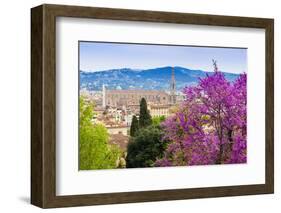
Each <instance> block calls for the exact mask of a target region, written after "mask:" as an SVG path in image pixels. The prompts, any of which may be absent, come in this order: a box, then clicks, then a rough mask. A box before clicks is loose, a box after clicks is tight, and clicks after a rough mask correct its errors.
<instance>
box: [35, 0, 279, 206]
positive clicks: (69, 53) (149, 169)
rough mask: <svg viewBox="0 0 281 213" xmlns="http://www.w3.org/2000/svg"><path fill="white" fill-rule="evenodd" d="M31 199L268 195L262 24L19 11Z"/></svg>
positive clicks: (270, 67)
mask: <svg viewBox="0 0 281 213" xmlns="http://www.w3.org/2000/svg"><path fill="white" fill-rule="evenodd" d="M31 26H32V29H31V45H32V46H31V88H32V89H31V110H32V111H31V112H32V113H31V114H32V117H31V123H32V125H31V203H32V204H34V205H36V206H39V207H42V208H52V207H66V206H79V205H98V204H114V203H130V202H147V201H162V200H177V199H189V198H207V197H218V196H237V195H253V194H267V193H273V191H274V147H273V145H274V138H273V136H274V134H273V133H274V94H273V93H274V43H273V41H274V40H273V37H274V36H273V35H274V33H273V28H274V23H273V19H265V18H249V17H233V16H215V15H199V14H186V13H170V12H156V11H139V10H125V9H110V8H93V7H78V6H65V5H41V6H38V7H35V8H32V9H31Z"/></svg>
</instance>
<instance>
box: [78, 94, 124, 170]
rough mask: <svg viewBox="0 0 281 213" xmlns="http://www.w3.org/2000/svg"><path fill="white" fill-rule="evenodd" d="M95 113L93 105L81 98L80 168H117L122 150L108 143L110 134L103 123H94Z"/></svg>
mask: <svg viewBox="0 0 281 213" xmlns="http://www.w3.org/2000/svg"><path fill="white" fill-rule="evenodd" d="M93 115H94V112H93V105H92V104H91V103H86V102H85V101H84V99H83V98H80V132H79V133H80V134H79V139H80V143H79V169H80V170H91V169H112V168H116V166H117V165H116V162H117V160H118V157H119V155H120V150H119V148H118V147H117V146H112V145H109V144H108V140H109V135H108V132H107V129H106V128H105V127H104V126H103V125H102V124H94V125H93V124H92V118H93Z"/></svg>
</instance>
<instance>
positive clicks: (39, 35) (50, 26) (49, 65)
mask: <svg viewBox="0 0 281 213" xmlns="http://www.w3.org/2000/svg"><path fill="white" fill-rule="evenodd" d="M56 17H73V18H89V19H91V18H94V19H110V20H126V21H144V22H158V23H177V24H194V25H210V26H229V27H247V28H261V29H265V35H266V41H265V44H266V49H265V51H266V53H265V55H266V58H265V61H266V69H265V70H266V73H265V75H266V119H265V126H266V137H265V141H266V149H265V152H266V155H265V156H266V159H265V162H266V163H265V164H266V167H265V174H266V177H265V184H258V185H241V186H221V187H208V188H192V189H171V190H158V191H134V192H122V193H103V194H86V195H83V194H81V195H69V196H57V195H56V39H55V38H56ZM273 30H274V21H273V19H265V18H248V17H233V16H217V15H199V14H186V13H171V12H155V11H141V10H127V9H109V8H94V7H80V6H63V5H47V4H44V5H41V6H38V7H35V8H32V9H31V203H32V204H33V205H36V206H39V207H41V208H53V207H67V206H84V205H99V204H115V203H132V202H147V201H164V200H179V199H190V198H209V197H222V196H237V195H253V194H268V193H273V192H274V31H273Z"/></svg>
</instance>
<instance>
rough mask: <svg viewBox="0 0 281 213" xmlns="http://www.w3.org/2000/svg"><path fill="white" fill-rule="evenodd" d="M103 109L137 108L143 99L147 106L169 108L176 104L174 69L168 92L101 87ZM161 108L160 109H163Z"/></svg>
mask: <svg viewBox="0 0 281 213" xmlns="http://www.w3.org/2000/svg"><path fill="white" fill-rule="evenodd" d="M102 94H103V100H102V105H103V107H106V106H109V107H130V106H138V105H139V103H140V100H141V99H142V98H145V100H146V102H147V103H148V105H151V106H154V107H152V108H155V106H163V107H164V106H165V107H167V106H170V105H175V104H176V81H175V72H174V68H172V69H171V82H170V90H169V92H166V91H160V90H107V89H106V88H105V86H103V91H102ZM163 107H162V108H163Z"/></svg>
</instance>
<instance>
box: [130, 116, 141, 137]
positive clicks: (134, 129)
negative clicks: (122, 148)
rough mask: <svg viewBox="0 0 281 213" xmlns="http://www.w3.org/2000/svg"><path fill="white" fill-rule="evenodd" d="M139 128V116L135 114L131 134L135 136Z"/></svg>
mask: <svg viewBox="0 0 281 213" xmlns="http://www.w3.org/2000/svg"><path fill="white" fill-rule="evenodd" d="M138 129H139V121H138V118H137V116H135V115H134V116H133V119H132V124H131V128H130V135H131V136H132V137H134V136H135V135H136V132H137V131H138Z"/></svg>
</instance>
